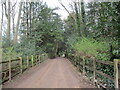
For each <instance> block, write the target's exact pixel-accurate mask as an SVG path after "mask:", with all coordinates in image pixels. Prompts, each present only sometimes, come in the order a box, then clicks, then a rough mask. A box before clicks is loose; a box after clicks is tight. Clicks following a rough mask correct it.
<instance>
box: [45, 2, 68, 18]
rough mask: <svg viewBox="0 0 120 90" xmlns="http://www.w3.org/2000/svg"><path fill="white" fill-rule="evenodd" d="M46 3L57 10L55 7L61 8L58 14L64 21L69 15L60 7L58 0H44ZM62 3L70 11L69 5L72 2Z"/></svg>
mask: <svg viewBox="0 0 120 90" xmlns="http://www.w3.org/2000/svg"><path fill="white" fill-rule="evenodd" d="M43 1H44V2H46V3H47V5H48V6H49V7H51V8H55V7H59V8H60V9H59V10H57V11H56V13H58V14H59V15H61V18H62V19H65V18H67V16H68V13H67V11H66V10H65V9H64V8H63V7H62V6H61V5H60V3H59V2H58V0H43ZM61 1H62V3H63V4H64V5H65V6H66V8H67V9H68V10H69V9H70V7H69V3H70V0H61Z"/></svg>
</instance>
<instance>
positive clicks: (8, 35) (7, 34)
mask: <svg viewBox="0 0 120 90" xmlns="http://www.w3.org/2000/svg"><path fill="white" fill-rule="evenodd" d="M6 38H7V40H8V46H9V45H10V0H9V1H8V25H7V33H6Z"/></svg>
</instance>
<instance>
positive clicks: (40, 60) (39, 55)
mask: <svg viewBox="0 0 120 90" xmlns="http://www.w3.org/2000/svg"><path fill="white" fill-rule="evenodd" d="M40 61H41V60H40V55H39V63H40Z"/></svg>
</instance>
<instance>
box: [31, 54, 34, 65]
mask: <svg viewBox="0 0 120 90" xmlns="http://www.w3.org/2000/svg"><path fill="white" fill-rule="evenodd" d="M31 60H32V67H33V65H34V57H33V55H31Z"/></svg>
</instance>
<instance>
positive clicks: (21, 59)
mask: <svg viewBox="0 0 120 90" xmlns="http://www.w3.org/2000/svg"><path fill="white" fill-rule="evenodd" d="M19 58H20V71H21V73H22V57H19Z"/></svg>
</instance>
